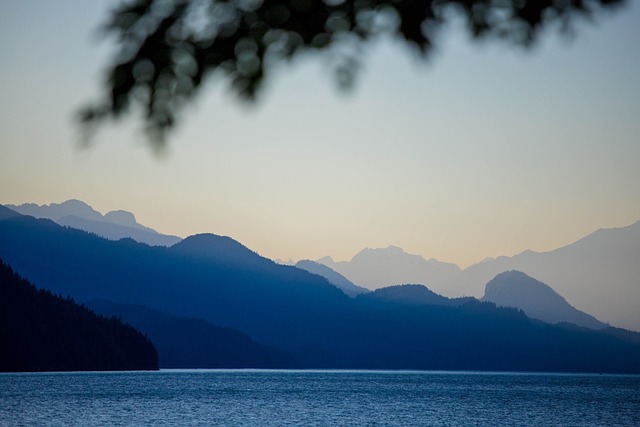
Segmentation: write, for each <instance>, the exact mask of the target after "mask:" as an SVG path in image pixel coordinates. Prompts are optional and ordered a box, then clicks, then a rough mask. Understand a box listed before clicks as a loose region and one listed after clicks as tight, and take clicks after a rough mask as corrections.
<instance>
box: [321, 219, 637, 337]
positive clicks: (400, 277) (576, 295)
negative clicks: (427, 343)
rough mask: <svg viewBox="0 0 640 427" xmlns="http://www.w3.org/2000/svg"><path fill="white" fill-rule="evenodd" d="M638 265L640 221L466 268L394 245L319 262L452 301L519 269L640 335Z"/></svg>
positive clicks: (359, 280) (367, 282) (357, 277)
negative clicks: (412, 286) (551, 247)
mask: <svg viewBox="0 0 640 427" xmlns="http://www.w3.org/2000/svg"><path fill="white" fill-rule="evenodd" d="M639 261H640V221H639V222H636V223H635V224H632V225H630V226H627V227H621V228H610V229H601V230H598V231H596V232H594V233H592V234H590V235H588V236H586V237H584V238H582V239H580V240H578V241H577V242H575V243H572V244H570V245H567V246H564V247H562V248H559V249H556V250H553V251H549V252H533V251H525V252H522V253H521V254H518V255H515V256H512V257H507V256H503V257H499V258H496V259H487V260H484V261H482V262H480V263H477V264H474V265H471V266H469V267H467V268H465V269H464V270H462V269H459V268H458V267H457V266H455V265H453V264H448V263H442V262H439V261H437V260H435V259H429V260H427V259H425V258H423V257H422V256H419V255H411V254H407V253H406V252H404V251H403V250H402V249H400V248H398V247H395V246H390V247H388V248H384V249H364V250H362V251H361V252H359V253H358V254H356V255H355V256H354V257H353V258H352V259H351V260H350V261H340V262H336V261H334V260H332V259H331V258H330V257H324V258H321V259H319V260H318V262H319V263H321V264H324V265H326V266H328V267H330V268H331V269H333V270H335V271H337V272H338V273H340V274H342V275H343V276H345V277H346V278H347V279H348V280H350V281H351V282H353V283H354V284H355V285H358V286H361V287H364V288H368V289H377V288H380V287H384V286H390V285H397V284H402V283H418V284H423V285H426V286H427V287H428V288H429V289H432V290H433V291H434V292H437V293H439V294H441V295H445V296H448V297H457V296H463V295H467V296H474V297H477V298H480V297H481V296H482V294H483V291H484V285H485V284H486V283H487V282H488V281H490V280H491V279H492V278H494V277H495V276H496V275H498V274H500V273H503V272H505V271H511V270H517V271H521V272H523V273H525V274H527V275H529V276H531V277H535V278H536V279H537V280H540V281H542V282H544V283H546V284H547V285H549V286H551V287H552V288H553V289H554V290H555V291H557V292H558V293H559V294H561V295H563V296H564V298H566V301H567V302H569V303H570V304H571V305H573V306H574V307H576V308H577V309H578V310H581V311H584V312H587V313H590V314H592V315H594V316H595V317H596V318H598V319H600V320H601V321H603V322H606V323H609V324H612V325H616V326H619V327H623V328H627V329H632V330H636V331H640V310H638V307H640V262H639Z"/></svg>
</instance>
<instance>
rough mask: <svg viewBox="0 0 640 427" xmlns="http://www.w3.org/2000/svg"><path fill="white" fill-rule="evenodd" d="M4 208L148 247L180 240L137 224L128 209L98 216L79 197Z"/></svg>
mask: <svg viewBox="0 0 640 427" xmlns="http://www.w3.org/2000/svg"><path fill="white" fill-rule="evenodd" d="M7 207H8V208H9V209H11V210H13V211H15V212H18V213H20V214H23V215H30V216H33V217H35V218H46V219H50V220H52V221H55V222H56V223H58V224H60V225H64V226H67V227H72V228H77V229H80V230H85V231H88V232H90V233H95V234H97V235H98V236H102V237H104V238H106V239H111V240H119V239H123V238H127V237H128V238H131V239H133V240H135V241H137V242H141V243H146V244H148V245H151V246H171V245H173V244H175V243H178V242H179V241H180V240H181V238H180V237H178V236H170V235H166V234H160V233H158V232H157V231H155V230H153V229H151V228H149V227H145V226H143V225H142V224H139V223H138V222H137V221H136V218H135V216H134V215H133V214H132V213H131V212H127V211H123V210H116V211H110V212H107V213H106V214H104V215H102V214H101V213H100V212H98V211H96V210H95V209H93V208H92V207H91V206H89V205H88V204H86V203H85V202H83V201H80V200H67V201H66V202H62V203H52V204H50V205H37V204H34V203H25V204H22V205H7Z"/></svg>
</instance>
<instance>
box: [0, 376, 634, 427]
mask: <svg viewBox="0 0 640 427" xmlns="http://www.w3.org/2000/svg"><path fill="white" fill-rule="evenodd" d="M0 424H1V425H7V426H17V425H25V426H35V425H78V426H87V425H110V426H111V425H203V426H204V425H256V426H265V425H266V426H268V425H274V426H276V425H277V426H280V425H403V426H404V425H421V426H474V425H478V426H485V425H520V426H541V425H554V426H560V425H562V426H571V425H574V426H640V376H608V375H556V374H512V373H475V372H471V373H470V372H466V373H443V372H379V371H246V370H240V371H229V370H194V371H174V370H169V371H160V372H113V373H95V372H91V373H35V374H0Z"/></svg>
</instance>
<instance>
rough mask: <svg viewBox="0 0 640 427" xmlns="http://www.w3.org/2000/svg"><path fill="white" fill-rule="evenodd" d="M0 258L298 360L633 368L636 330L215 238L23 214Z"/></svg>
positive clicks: (77, 289) (637, 362) (61, 284)
mask: <svg viewBox="0 0 640 427" xmlns="http://www.w3.org/2000/svg"><path fill="white" fill-rule="evenodd" d="M0 258H3V259H5V260H6V261H7V262H9V263H10V264H11V265H12V266H13V267H14V268H15V269H16V270H17V271H19V272H20V273H21V274H23V275H24V276H25V277H27V278H29V279H30V280H33V281H35V282H36V283H39V284H40V285H41V286H43V287H45V288H48V289H51V290H53V291H54V292H60V293H64V294H70V295H72V296H73V297H74V298H77V299H79V300H80V301H83V302H86V301H90V300H93V299H106V300H111V301H114V302H116V303H119V304H137V305H145V306H147V307H149V308H152V309H155V310H161V311H163V312H166V313H168V314H170V315H172V316H180V317H191V318H200V319H204V320H206V321H207V322H210V323H211V324H213V325H217V326H222V327H228V328H234V329H238V330H240V331H242V332H243V333H245V334H247V335H248V336H250V337H251V338H252V339H254V340H255V341H256V342H259V343H261V344H264V345H267V346H270V347H275V348H278V349H281V350H283V351H285V352H287V353H289V354H291V355H292V356H293V357H294V358H295V359H296V365H295V366H299V367H303V368H360V369H473V370H514V371H522V370H524V371H566V372H634V373H640V343H638V342H637V340H636V339H635V338H634V337H635V335H633V334H627V333H625V332H622V331H618V330H610V329H605V330H603V331H593V330H588V329H582V328H578V327H575V326H572V327H568V326H567V325H561V326H554V325H549V324H545V323H542V322H538V321H532V320H530V319H529V318H527V317H526V316H525V315H524V313H523V312H522V311H519V310H516V309H508V308H498V307H496V306H495V305H494V304H492V303H486V302H484V303H483V302H478V301H474V300H471V301H467V302H464V301H455V300H446V301H445V300H441V299H439V298H438V296H437V295H436V296H435V297H434V295H433V294H431V293H430V292H429V291H428V289H425V288H415V289H414V288H413V287H404V288H399V289H395V290H392V291H393V292H391V294H396V296H397V295H400V294H403V293H405V292H406V291H408V293H410V294H411V293H414V291H417V292H418V293H419V294H421V295H423V297H424V303H423V304H407V302H406V301H403V299H404V297H402V298H396V297H394V298H386V297H384V292H380V293H378V295H379V296H382V297H376V293H372V294H371V296H372V297H371V296H370V297H366V296H359V297H357V298H349V297H347V296H346V295H345V294H344V293H343V292H342V291H340V290H339V289H338V288H336V287H334V286H332V285H330V284H329V283H328V282H327V281H326V280H325V279H324V278H322V277H319V276H317V275H314V274H310V273H308V272H306V271H302V270H299V269H297V268H294V267H291V266H283V265H278V264H276V263H274V262H272V261H270V260H268V259H265V258H262V257H260V256H259V255H257V254H256V253H254V252H252V251H251V250H249V249H248V248H246V247H244V246H242V245H241V244H239V243H238V242H236V241H234V240H232V239H229V238H223V237H220V236H214V235H199V236H193V237H188V238H186V239H185V240H183V241H182V242H180V243H178V244H176V245H174V246H172V247H170V248H164V247H150V246H147V245H144V244H140V243H136V242H134V241H133V240H130V239H128V240H121V241H116V242H114V241H109V240H105V239H102V238H99V237H97V236H95V235H91V234H88V233H86V232H83V231H80V230H74V229H69V228H63V227H61V226H59V225H57V224H55V223H53V222H51V221H48V220H37V219H34V218H32V217H26V216H24V217H17V218H8V219H5V220H0ZM397 291H401V292H399V293H398V292H397ZM368 295H369V294H367V296H368ZM430 301H436V302H440V303H443V302H445V303H447V304H445V305H433V304H432V303H430ZM448 301H451V302H452V303H453V304H449V302H448ZM460 303H461V304H460Z"/></svg>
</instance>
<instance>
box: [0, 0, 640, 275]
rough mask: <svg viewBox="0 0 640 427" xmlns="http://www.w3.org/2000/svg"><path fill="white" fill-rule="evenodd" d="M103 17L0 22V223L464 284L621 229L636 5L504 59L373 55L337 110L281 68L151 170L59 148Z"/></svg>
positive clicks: (123, 127) (117, 128) (126, 134)
mask: <svg viewBox="0 0 640 427" xmlns="http://www.w3.org/2000/svg"><path fill="white" fill-rule="evenodd" d="M114 3H115V2H113V1H108V0H101V1H98V0H91V1H89V0H85V1H76V0H56V1H50V0H38V1H36V0H29V1H20V0H7V1H1V2H0V203H12V204H19V203H25V202H35V203H39V204H43V203H52V202H62V201H64V200H67V199H70V198H77V199H81V200H84V201H85V202H87V203H89V204H90V205H92V206H93V207H94V208H95V209H97V210H99V211H101V212H103V213H104V212H106V211H109V210H113V209H125V210H129V211H132V212H134V213H135V214H136V217H137V219H138V221H139V222H141V223H143V224H145V225H147V226H150V227H153V228H155V229H157V230H159V231H161V232H165V233H171V234H177V235H181V236H186V235H189V234H194V233H199V232H212V233H216V234H223V235H229V236H231V237H233V238H235V239H237V240H239V241H240V242H242V243H244V244H245V245H247V246H249V247H251V248H252V249H254V250H256V251H258V252H259V253H261V254H262V255H265V256H267V257H271V258H282V259H289V258H293V259H294V260H296V259H301V258H312V259H316V258H319V257H321V256H324V255H331V256H333V257H334V259H337V260H341V259H350V258H351V256H353V255H354V254H355V253H356V252H357V251H359V250H360V249H362V248H364V247H386V246H388V245H397V246H400V247H402V248H404V249H405V250H406V251H407V252H410V253H415V254H420V255H423V256H424V257H426V258H431V257H435V258H437V259H439V260H441V261H449V262H454V263H457V264H459V265H461V266H466V265H468V264H470V263H473V262H477V261H480V260H481V259H483V258H484V257H487V256H498V255H513V254H515V253H518V252H521V251H522V250H525V249H533V250H550V249H554V248H556V247H559V246H562V245H565V244H568V243H571V242H573V241H575V240H577V239H578V238H580V237H582V236H584V235H586V234H588V233H590V232H591V231H594V230H595V229H598V228H602V227H616V226H626V225H629V224H631V223H633V222H635V221H637V220H639V219H640V78H639V76H640V48H638V42H639V41H640V4H638V3H639V2H638V1H632V2H630V5H629V7H627V8H626V9H623V10H621V11H620V12H619V13H615V14H611V15H609V14H606V15H602V16H599V17H598V19H597V22H596V24H595V25H591V24H587V23H584V22H583V23H581V25H579V26H578V28H577V37H576V38H574V39H570V38H567V37H563V36H561V35H559V34H558V33H557V31H554V30H551V31H549V32H548V33H547V34H546V36H545V37H544V38H543V39H542V40H541V43H539V45H538V46H537V47H536V48H535V49H533V50H531V51H527V52H524V51H523V50H521V49H514V48H511V47H508V46H506V45H504V44H500V43H490V44H479V43H472V42H469V41H468V38H467V36H466V34H464V33H463V32H461V31H459V29H456V28H450V29H449V30H448V31H446V32H444V33H442V37H441V40H440V41H441V43H440V45H439V51H438V52H437V53H436V54H435V55H434V56H433V57H432V58H431V59H432V60H431V61H429V62H426V63H425V62H421V61H419V60H417V58H416V57H414V56H412V55H411V54H408V52H407V51H406V50H405V49H404V48H402V47H401V46H399V45H397V44H395V43H394V42H390V41H388V40H387V41H382V42H380V43H377V44H375V45H372V46H369V47H368V48H367V49H366V56H365V60H364V64H365V66H364V68H363V70H362V73H361V74H360V76H359V79H358V81H357V84H356V87H355V90H354V91H353V92H352V93H350V94H342V93H339V91H338V90H337V89H336V84H335V79H334V78H333V75H332V74H331V69H330V68H329V66H328V65H327V63H328V62H329V61H327V57H322V56H320V57H307V58H301V60H300V61H297V62H296V63H294V64H293V66H291V67H283V69H282V70H280V71H281V72H280V73H279V74H277V75H275V76H273V77H272V78H271V80H270V83H271V84H269V85H268V87H267V90H266V91H265V93H264V95H265V96H264V97H263V99H262V100H261V102H259V103H258V104H257V105H255V106H253V107H250V108H247V107H246V106H244V105H243V104H241V103H239V102H237V101H236V100H235V99H234V98H233V97H232V96H231V95H230V94H229V92H228V91H227V88H226V87H225V83H224V82H222V81H214V82H212V84H211V85H210V87H209V89H208V90H207V91H206V93H203V94H202V96H201V97H200V98H199V99H198V102H197V103H196V105H193V106H192V107H190V108H188V110H187V111H186V114H185V115H184V117H183V119H184V120H183V121H182V123H181V126H180V128H179V129H178V131H177V132H176V133H175V134H174V135H173V137H172V139H171V140H170V146H169V149H168V150H167V151H166V152H165V153H164V155H163V156H157V155H154V153H153V151H152V150H151V149H150V146H149V144H148V143H147V140H146V139H145V136H144V134H143V133H142V131H141V126H140V123H139V122H137V121H135V120H129V121H127V122H123V123H118V124H114V125H108V126H106V127H104V128H103V129H102V130H101V132H100V133H99V134H98V136H97V138H96V139H95V140H94V143H93V146H92V147H90V148H88V149H80V148H79V147H78V140H79V137H78V129H77V128H76V126H75V125H74V121H73V119H74V113H75V111H76V110H77V109H78V108H79V107H80V106H82V104H83V103H86V102H90V101H92V100H95V99H96V97H97V96H98V94H99V93H100V90H101V87H100V83H101V81H102V80H101V79H102V71H103V68H102V67H103V66H104V64H106V62H107V60H108V58H109V54H110V52H111V46H110V45H109V42H108V41H105V40H102V39H101V38H100V37H98V36H97V33H96V29H97V27H98V25H99V24H100V23H101V22H102V21H103V20H104V19H105V17H106V16H107V15H106V12H107V11H108V10H109V8H110V7H111V6H110V5H112V4H114Z"/></svg>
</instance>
